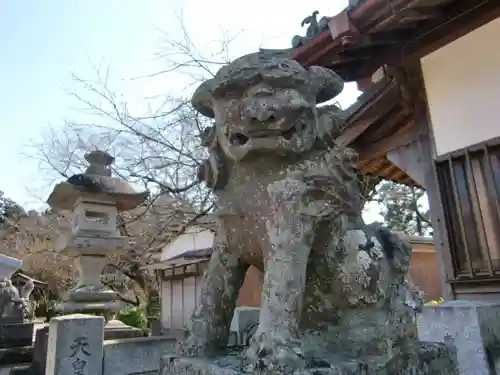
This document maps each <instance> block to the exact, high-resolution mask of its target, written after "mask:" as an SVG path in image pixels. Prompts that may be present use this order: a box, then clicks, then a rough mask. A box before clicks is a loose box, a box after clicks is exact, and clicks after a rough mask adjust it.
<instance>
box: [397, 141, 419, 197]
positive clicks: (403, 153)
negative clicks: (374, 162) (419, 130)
mask: <svg viewBox="0 0 500 375" xmlns="http://www.w3.org/2000/svg"><path fill="white" fill-rule="evenodd" d="M387 159H389V160H390V161H391V162H393V163H394V164H395V165H397V166H398V167H399V168H400V169H401V170H403V171H405V172H406V174H407V175H408V176H410V177H411V178H412V179H413V180H414V181H415V182H416V183H417V184H419V185H420V186H422V187H423V188H424V189H426V186H425V176H424V170H423V168H422V160H421V158H420V149H419V147H418V143H417V142H412V143H410V144H408V145H406V146H402V147H398V148H396V149H394V150H391V151H389V152H388V153H387Z"/></svg>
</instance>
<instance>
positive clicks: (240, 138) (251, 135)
mask: <svg viewBox="0 0 500 375" xmlns="http://www.w3.org/2000/svg"><path fill="white" fill-rule="evenodd" d="M304 128H305V125H304V124H303V123H302V122H301V121H299V122H297V123H296V124H294V125H293V126H291V127H290V128H288V129H287V130H274V129H268V130H254V131H249V132H247V134H243V133H240V132H235V133H231V134H230V135H229V137H228V138H229V142H230V143H231V145H233V146H243V145H245V144H246V143H248V141H250V140H251V139H265V138H279V137H281V138H284V139H286V140H287V141H289V140H291V139H292V137H293V136H294V135H295V134H297V133H300V132H301V131H303V130H304Z"/></svg>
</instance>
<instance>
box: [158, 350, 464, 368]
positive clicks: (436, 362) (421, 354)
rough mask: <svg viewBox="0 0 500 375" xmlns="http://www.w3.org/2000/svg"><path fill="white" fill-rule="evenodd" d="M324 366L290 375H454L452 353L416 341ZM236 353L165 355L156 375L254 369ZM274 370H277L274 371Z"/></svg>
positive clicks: (312, 364) (316, 364)
mask: <svg viewBox="0 0 500 375" xmlns="http://www.w3.org/2000/svg"><path fill="white" fill-rule="evenodd" d="M331 362H333V363H334V364H333V365H331V366H329V367H325V364H324V363H322V362H321V361H318V362H315V361H309V363H308V364H307V366H306V368H304V369H301V370H297V371H295V372H293V374H294V375H402V374H411V375H456V374H457V372H456V370H455V368H454V366H455V360H454V352H453V351H452V350H451V349H450V348H449V347H448V346H446V345H444V344H437V343H418V344H416V345H415V346H414V347H412V348H408V350H406V351H405V352H398V353H395V354H394V355H393V356H392V357H385V358H375V359H374V358H369V357H365V358H359V359H355V358H350V359H349V358H344V359H343V360H342V359H339V357H337V358H335V360H332V361H331ZM244 363H245V362H244V359H243V358H242V357H241V355H239V353H234V354H233V355H226V356H224V357H217V358H211V359H207V358H179V357H176V356H172V355H166V356H165V357H164V358H163V359H162V366H161V368H162V371H161V373H160V375H188V374H189V375H243V374H254V373H255V371H254V370H253V369H252V368H250V367H248V366H246V367H245V365H244ZM276 373H278V372H276Z"/></svg>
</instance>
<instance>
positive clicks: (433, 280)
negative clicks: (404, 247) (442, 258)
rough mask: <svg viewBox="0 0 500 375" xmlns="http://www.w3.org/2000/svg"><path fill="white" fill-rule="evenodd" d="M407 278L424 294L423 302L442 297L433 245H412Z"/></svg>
mask: <svg viewBox="0 0 500 375" xmlns="http://www.w3.org/2000/svg"><path fill="white" fill-rule="evenodd" d="M411 245H412V248H413V251H412V258H411V264H410V271H409V274H408V276H409V278H410V280H411V281H412V282H413V283H414V284H415V285H416V286H417V287H419V288H420V290H421V291H422V292H423V293H424V300H425V301H430V300H438V299H439V298H440V297H441V296H442V291H441V282H440V279H439V278H440V275H439V268H438V263H437V256H436V251H435V249H434V244H433V243H432V242H430V243H412V244H411Z"/></svg>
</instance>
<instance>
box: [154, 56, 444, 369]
mask: <svg viewBox="0 0 500 375" xmlns="http://www.w3.org/2000/svg"><path fill="white" fill-rule="evenodd" d="M342 88H343V82H342V80H341V79H340V78H339V77H338V76H337V75H336V74H334V73H333V72H332V71H330V70H328V69H324V68H322V67H314V66H313V67H309V68H303V67H302V66H301V65H299V64H298V63H297V62H296V61H293V60H289V59H288V58H287V57H286V56H285V55H279V54H275V55H273V54H270V53H265V52H261V53H255V54H251V55H247V56H244V57H242V58H239V59H236V60H235V61H234V62H232V63H231V64H229V65H227V66H225V67H223V68H222V69H221V70H220V71H219V72H218V73H217V75H216V76H215V77H214V78H213V79H211V80H209V81H207V82H205V83H203V84H202V85H201V86H200V87H199V88H198V90H197V91H196V92H195V94H194V96H193V105H194V107H195V108H196V109H197V110H199V111H200V112H201V113H203V114H204V115H206V116H209V117H214V118H215V125H214V127H213V128H211V129H210V131H207V132H206V133H205V135H204V141H203V142H204V145H205V146H206V147H208V149H209V153H210V159H209V161H208V162H207V163H206V164H205V167H204V170H203V171H202V172H203V173H200V175H201V176H202V177H203V178H205V179H206V180H207V182H208V184H209V186H210V187H212V189H213V190H214V193H215V195H216V196H217V198H218V200H217V209H218V225H219V227H218V231H217V234H216V240H215V246H214V251H213V253H212V256H211V260H210V263H209V265H208V269H207V273H206V279H205V285H204V286H203V288H202V292H201V296H200V300H199V303H198V305H197V308H196V309H195V311H194V313H193V317H192V321H191V326H190V327H189V328H190V331H189V335H188V336H187V337H186V338H185V339H184V340H183V341H182V342H181V343H180V345H179V354H180V355H184V356H190V357H200V358H203V357H212V358H215V357H217V356H221V355H224V352H225V350H226V345H227V342H228V333H229V330H230V323H231V318H232V316H233V312H234V310H235V304H236V299H237V296H238V292H239V289H240V287H241V285H242V283H243V280H244V276H245V273H246V270H247V269H248V267H249V266H251V265H253V266H255V267H257V268H259V269H261V270H263V271H264V285H263V295H262V303H261V308H260V316H259V325H258V328H257V331H256V333H255V335H254V336H253V337H252V339H251V342H250V346H249V347H248V349H247V350H246V352H245V353H244V355H243V356H242V359H241V360H242V361H243V364H244V368H247V369H249V371H250V372H252V371H253V373H256V374H293V373H297V374H298V373H300V371H305V369H307V368H309V367H311V366H310V364H311V363H315V364H316V365H315V366H313V367H321V368H323V369H326V368H330V367H333V368H338V369H340V368H342V367H345V364H346V363H348V362H349V361H351V362H352V363H355V364H356V363H367V361H371V362H373V363H386V364H387V365H386V368H389V367H387V366H392V367H394V369H393V370H391V371H392V372H388V371H389V370H387V371H386V372H380V371H382V370H376V371H377V372H375V373H380V374H396V373H397V374H405V373H408V374H410V373H413V372H411V371H412V369H409V370H408V372H405V371H406V369H405V367H404V366H403V364H404V363H406V362H408V361H407V360H403V359H402V358H410V359H411V358H417V357H418V355H420V354H419V353H421V352H422V350H424V349H422V348H421V346H420V344H419V343H418V340H417V337H416V325H415V313H416V312H417V311H419V309H420V308H421V304H422V300H421V297H420V294H419V293H418V291H417V290H416V289H415V288H414V287H413V285H412V284H411V283H410V282H409V281H408V280H407V279H406V273H407V271H408V267H409V263H410V258H411V248H410V246H409V245H408V244H407V243H405V242H403V241H402V240H401V239H400V238H399V237H398V236H397V235H395V234H393V233H391V232H390V231H388V230H386V229H384V228H382V227H381V226H380V225H377V224H372V225H365V224H364V223H363V220H362V219H361V200H360V194H361V193H360V184H359V181H358V179H357V171H356V160H357V155H356V153H355V152H354V151H353V150H352V149H349V148H345V147H342V146H339V145H337V144H336V143H335V137H336V135H337V134H338V132H339V129H340V127H341V126H342V121H343V116H342V113H341V112H340V110H339V109H338V107H336V106H327V107H322V108H317V107H316V105H317V104H318V103H322V102H324V101H327V100H329V99H331V98H333V97H334V96H336V95H337V94H339V93H340V92H341V91H342ZM436 350H437V349H436ZM436 350H434V349H433V351H432V353H435V354H436V356H437V357H438V358H431V359H430V360H429V361H430V362H433V364H432V365H429V366H431V368H433V366H434V367H436V366H437V367H439V366H441V365H439V364H440V363H442V361H444V362H446V363H448V362H447V361H448V360H449V357H448V356H447V355H445V354H444V353H443V356H444V357H443V358H439V354H440V353H441V352H440V351H439V350H437V351H436ZM424 352H425V350H424ZM179 361H180V362H179V363H184V364H186V365H185V366H188V367H189V366H194V367H193V371H198V372H197V373H200V374H201V373H203V372H202V370H201V368H200V366H201V365H199V364H200V363H207V362H206V361H205V362H204V361H203V360H202V359H191V360H190V359H185V360H184V359H182V360H179ZM200 361H201V362H200ZM434 361H435V362H436V363H434ZM174 362H175V361H174ZM175 363H177V362H175ZM398 363H400V364H401V365H400V366H399V367H398V368H396V364H398ZM422 363H423V362H422V361H420V362H419V364H422ZM166 366H170V365H168V364H167V365H166ZM422 366H424V365H423V364H422ZM202 367H203V368H205V369H206V368H207V366H204V365H203V366H202ZM219 367H221V366H220V365H219ZM222 367H223V366H222ZM183 368H184V367H183ZM195 368H196V370H195ZM179 371H185V372H179V373H188V372H186V371H187V370H186V369H185V368H184V370H179ZM206 371H208V372H205V373H206V374H210V373H221V372H220V371H219V369H217V370H206ZM210 371H216V372H210ZM217 371H219V372H217ZM223 371H226V370H223ZM227 371H230V370H227ZM231 371H233V370H231ZM318 371H319V370H318ZM329 371H330V370H329ZM339 371H340V370H338V371H337V373H340V374H342V373H346V374H349V372H345V371H347V370H345V371H344V372H339ZM374 371H375V370H374ZM384 371H385V370H384ZM450 371H452V370H450ZM222 373H224V372H222ZM227 373H230V372H227ZM328 373H332V372H331V371H330V372H328ZM333 373H335V372H333ZM351 373H353V372H352V371H351ZM358 373H359V374H361V372H358ZM430 373H432V372H430ZM450 373H452V372H450ZM164 374H169V372H168V371H167V370H165V369H164ZM354 374H357V373H356V372H354Z"/></svg>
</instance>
